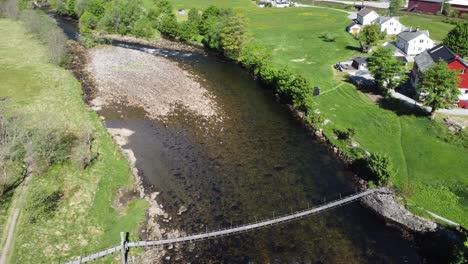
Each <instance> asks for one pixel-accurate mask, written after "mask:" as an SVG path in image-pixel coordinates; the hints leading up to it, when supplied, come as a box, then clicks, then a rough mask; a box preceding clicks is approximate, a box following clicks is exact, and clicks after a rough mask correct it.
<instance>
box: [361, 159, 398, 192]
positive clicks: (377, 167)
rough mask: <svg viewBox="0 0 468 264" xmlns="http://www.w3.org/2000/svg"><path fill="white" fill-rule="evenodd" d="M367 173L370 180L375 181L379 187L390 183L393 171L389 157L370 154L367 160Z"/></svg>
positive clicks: (393, 174)
mask: <svg viewBox="0 0 468 264" xmlns="http://www.w3.org/2000/svg"><path fill="white" fill-rule="evenodd" d="M367 171H368V173H369V176H370V177H371V178H372V179H375V180H376V181H377V183H378V184H379V185H380V186H384V185H388V184H390V183H391V180H392V178H394V176H395V171H394V169H393V165H392V164H391V161H390V159H389V157H388V156H387V155H385V154H380V153H376V154H371V155H370V157H369V158H368V159H367Z"/></svg>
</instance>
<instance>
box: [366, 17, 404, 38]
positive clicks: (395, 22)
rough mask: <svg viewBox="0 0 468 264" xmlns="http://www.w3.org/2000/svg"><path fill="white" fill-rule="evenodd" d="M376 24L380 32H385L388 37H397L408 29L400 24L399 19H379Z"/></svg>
mask: <svg viewBox="0 0 468 264" xmlns="http://www.w3.org/2000/svg"><path fill="white" fill-rule="evenodd" d="M374 23H376V24H379V25H380V32H385V33H387V35H397V34H400V32H402V31H403V30H405V29H406V27H405V26H403V24H401V23H400V20H399V19H398V17H379V18H377V19H376V20H375V21H374Z"/></svg>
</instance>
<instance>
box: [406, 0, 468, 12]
mask: <svg viewBox="0 0 468 264" xmlns="http://www.w3.org/2000/svg"><path fill="white" fill-rule="evenodd" d="M443 2H444V1H443V0H409V2H408V9H407V10H408V11H409V12H422V13H431V14H435V13H437V12H438V11H442V4H443ZM446 2H448V3H450V7H451V10H453V11H455V10H456V11H458V13H459V14H463V13H468V0H447V1H446Z"/></svg>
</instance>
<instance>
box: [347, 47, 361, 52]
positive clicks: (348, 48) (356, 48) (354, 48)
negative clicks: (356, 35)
mask: <svg viewBox="0 0 468 264" xmlns="http://www.w3.org/2000/svg"><path fill="white" fill-rule="evenodd" d="M345 48H346V49H347V50H351V51H358V52H361V53H362V48H360V47H355V46H349V45H348V46H346V47H345Z"/></svg>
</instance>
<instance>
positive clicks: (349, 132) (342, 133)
mask: <svg viewBox="0 0 468 264" xmlns="http://www.w3.org/2000/svg"><path fill="white" fill-rule="evenodd" d="M333 133H335V135H336V136H337V137H338V139H339V140H344V141H350V140H351V138H353V137H354V135H355V134H356V131H355V130H354V128H348V129H346V130H341V129H337V128H335V129H333Z"/></svg>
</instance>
